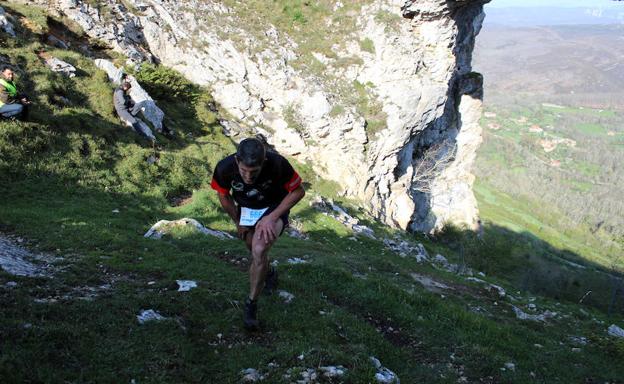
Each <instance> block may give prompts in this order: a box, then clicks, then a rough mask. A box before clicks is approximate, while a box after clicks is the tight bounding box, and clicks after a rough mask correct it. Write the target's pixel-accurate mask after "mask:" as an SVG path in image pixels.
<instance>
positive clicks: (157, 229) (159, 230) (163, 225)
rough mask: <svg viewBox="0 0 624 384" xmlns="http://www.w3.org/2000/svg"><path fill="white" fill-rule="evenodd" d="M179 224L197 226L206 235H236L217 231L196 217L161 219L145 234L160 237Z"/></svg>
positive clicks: (222, 236) (223, 237)
mask: <svg viewBox="0 0 624 384" xmlns="http://www.w3.org/2000/svg"><path fill="white" fill-rule="evenodd" d="M179 226H191V227H194V228H196V229H197V230H198V231H199V232H201V233H202V234H204V235H208V236H214V237H217V238H219V239H233V238H234V236H232V235H230V234H229V233H225V232H222V231H217V230H214V229H210V228H206V227H204V226H203V225H202V224H201V223H200V222H199V221H197V220H195V219H189V218H183V219H179V220H174V221H169V220H160V221H158V222H157V223H156V224H154V225H152V227H151V228H150V229H149V230H148V231H147V232H146V233H145V235H143V237H146V238H152V239H160V238H162V237H163V235H165V234H167V233H169V231H170V230H171V228H173V227H179Z"/></svg>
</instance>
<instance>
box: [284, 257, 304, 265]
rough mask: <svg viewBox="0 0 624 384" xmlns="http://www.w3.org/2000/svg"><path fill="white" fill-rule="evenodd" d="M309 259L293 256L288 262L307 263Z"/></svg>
mask: <svg viewBox="0 0 624 384" xmlns="http://www.w3.org/2000/svg"><path fill="white" fill-rule="evenodd" d="M307 262H308V261H307V260H304V259H301V258H299V257H291V258H290V259H288V264H306V263H307Z"/></svg>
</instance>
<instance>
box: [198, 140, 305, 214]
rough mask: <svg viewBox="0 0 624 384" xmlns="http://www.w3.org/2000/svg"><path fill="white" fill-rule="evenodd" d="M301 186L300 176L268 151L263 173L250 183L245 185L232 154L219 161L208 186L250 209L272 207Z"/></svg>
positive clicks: (281, 158) (285, 161) (277, 155)
mask: <svg viewBox="0 0 624 384" xmlns="http://www.w3.org/2000/svg"><path fill="white" fill-rule="evenodd" d="M300 185H301V177H299V174H297V172H296V171H295V170H294V168H293V167H292V165H290V163H289V162H288V160H286V159H285V158H284V157H283V156H281V155H279V154H277V153H274V152H267V154H266V159H265V161H264V163H263V165H262V170H261V171H260V174H259V175H258V177H257V178H256V181H255V182H254V183H253V184H245V183H244V182H243V179H242V177H241V175H240V174H239V172H238V165H237V164H236V160H235V159H234V155H230V156H228V157H226V158H225V159H223V160H221V161H219V163H218V164H217V166H216V167H215V170H214V174H213V175H212V183H211V184H210V186H211V187H212V189H214V190H215V191H217V192H219V193H220V194H223V195H225V194H228V193H230V192H231V193H232V197H234V201H236V203H237V204H238V205H239V206H243V207H248V208H252V209H260V208H267V207H275V206H277V205H279V203H281V201H282V200H283V199H284V197H286V195H288V193H290V192H292V191H293V190H295V189H297V188H298V187H299V186H300Z"/></svg>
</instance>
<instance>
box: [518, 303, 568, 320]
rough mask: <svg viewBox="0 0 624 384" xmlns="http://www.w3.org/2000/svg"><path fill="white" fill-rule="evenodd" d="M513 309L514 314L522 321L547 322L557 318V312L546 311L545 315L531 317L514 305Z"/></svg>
mask: <svg viewBox="0 0 624 384" xmlns="http://www.w3.org/2000/svg"><path fill="white" fill-rule="evenodd" d="M512 308H513V311H514V313H515V314H516V317H517V318H518V319H520V320H531V321H546V320H548V319H551V318H554V317H555V316H557V312H551V311H545V312H544V313H542V314H539V315H530V314H528V313H525V312H524V311H522V310H521V309H520V308H518V307H516V306H514V305H512Z"/></svg>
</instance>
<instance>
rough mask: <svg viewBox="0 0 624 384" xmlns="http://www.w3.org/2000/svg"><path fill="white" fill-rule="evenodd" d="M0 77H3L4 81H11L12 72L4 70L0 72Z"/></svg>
mask: <svg viewBox="0 0 624 384" xmlns="http://www.w3.org/2000/svg"><path fill="white" fill-rule="evenodd" d="M2 77H4V78H5V79H6V80H9V81H13V71H12V70H10V69H5V70H4V71H2Z"/></svg>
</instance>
